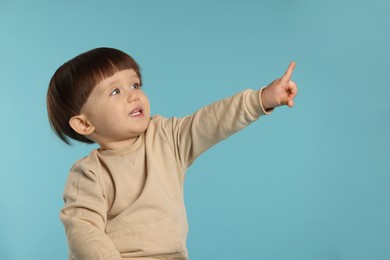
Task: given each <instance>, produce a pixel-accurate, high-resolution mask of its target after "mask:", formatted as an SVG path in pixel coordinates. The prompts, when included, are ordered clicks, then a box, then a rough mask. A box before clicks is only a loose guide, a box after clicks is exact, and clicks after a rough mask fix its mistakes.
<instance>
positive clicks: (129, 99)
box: [81, 69, 150, 149]
mask: <svg viewBox="0 0 390 260" xmlns="http://www.w3.org/2000/svg"><path fill="white" fill-rule="evenodd" d="M81 114H83V115H84V116H85V117H86V119H87V120H88V121H89V123H90V124H91V126H92V127H93V132H92V133H91V134H90V135H89V136H90V138H91V139H92V140H94V141H95V142H97V143H98V144H99V145H100V146H101V147H102V148H104V149H118V148H121V147H124V146H126V145H129V144H131V143H133V142H134V141H135V140H136V138H137V137H138V136H139V135H140V134H142V133H144V132H145V130H146V128H147V127H148V124H149V121H150V105H149V100H148V97H147V96H146V95H145V94H144V92H143V91H142V90H141V86H140V80H139V78H138V76H137V74H136V73H135V71H134V70H132V69H128V70H122V71H119V72H116V73H115V74H114V75H113V76H111V77H109V78H106V79H104V80H103V81H101V82H100V83H99V84H98V85H96V87H95V88H94V89H93V90H92V92H91V94H90V96H89V97H88V100H87V102H86V103H85V105H84V106H83V107H82V109H81Z"/></svg>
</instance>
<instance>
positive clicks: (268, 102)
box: [261, 62, 298, 111]
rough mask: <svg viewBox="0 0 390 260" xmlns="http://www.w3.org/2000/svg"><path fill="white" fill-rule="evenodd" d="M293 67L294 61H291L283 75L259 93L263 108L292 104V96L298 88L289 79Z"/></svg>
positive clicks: (293, 96) (291, 105) (268, 108)
mask: <svg viewBox="0 0 390 260" xmlns="http://www.w3.org/2000/svg"><path fill="white" fill-rule="evenodd" d="M294 68H295V62H291V63H290V65H289V66H288V68H287V70H286V72H285V73H284V75H283V76H282V77H281V78H279V79H276V80H274V81H273V82H271V83H270V84H269V85H268V86H267V87H266V88H264V89H263V91H262V93H261V101H262V104H263V107H264V109H265V110H266V111H267V110H270V109H273V108H275V107H278V106H283V105H287V106H289V107H293V106H294V98H295V96H296V95H297V92H298V88H297V85H296V84H295V82H294V81H292V80H291V77H292V73H293V71H294Z"/></svg>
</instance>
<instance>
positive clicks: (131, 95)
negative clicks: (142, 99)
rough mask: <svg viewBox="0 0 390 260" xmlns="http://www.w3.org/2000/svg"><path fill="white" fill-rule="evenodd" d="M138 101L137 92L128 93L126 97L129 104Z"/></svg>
mask: <svg viewBox="0 0 390 260" xmlns="http://www.w3.org/2000/svg"><path fill="white" fill-rule="evenodd" d="M138 100H139V96H138V94H137V91H129V95H128V96H127V101H128V102H129V103H131V102H133V101H138Z"/></svg>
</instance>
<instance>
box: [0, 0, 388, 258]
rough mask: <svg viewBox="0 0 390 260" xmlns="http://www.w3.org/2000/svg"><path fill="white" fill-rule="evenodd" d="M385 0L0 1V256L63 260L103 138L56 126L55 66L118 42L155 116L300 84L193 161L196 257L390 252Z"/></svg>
mask: <svg viewBox="0 0 390 260" xmlns="http://www.w3.org/2000/svg"><path fill="white" fill-rule="evenodd" d="M389 13H390V2H389V1H385V0H383V1H380V0H367V1H356V0H355V1H352V0H347V1H342V0H337V1H336V0H326V1H325V0H324V1H309V0H300V1H298V0H297V1H293V0H292V1H281V0H275V1H238V0H237V1H130V0H128V1H61V2H60V1H49V0H47V1H27V0H26V1H14V0H12V1H11V0H8V1H7V0H2V1H1V2H0V75H1V77H0V87H1V95H0V113H1V128H0V133H1V135H0V140H1V144H2V148H1V168H2V169H1V174H0V183H1V189H0V212H1V215H0V230H1V232H0V254H1V255H0V258H1V259H15V260H19V259H40V260H45V259H66V258H67V244H66V239H65V235H64V231H63V227H62V224H61V223H60V221H59V217H58V215H59V210H60V208H61V207H62V204H63V202H62V191H63V186H64V184H65V181H66V177H67V173H68V170H69V168H70V167H71V165H72V164H73V163H74V161H76V160H77V159H79V158H80V157H82V156H84V155H86V154H87V153H88V152H89V150H91V149H92V148H93V147H94V146H87V145H82V144H75V145H74V146H73V147H67V146H66V145H64V144H62V143H61V142H60V141H59V140H57V138H56V137H55V135H54V134H53V133H52V132H51V130H50V128H49V125H48V122H47V117H46V107H45V95H46V90H47V85H48V82H49V79H50V77H51V76H52V74H53V73H54V71H55V70H56V69H57V67H58V66H60V65H61V64H63V63H64V62H65V61H67V60H68V59H70V58H72V57H73V56H75V55H77V54H79V53H81V52H84V51H86V50H89V49H91V48H95V47H100V46H109V47H115V48H119V49H121V50H123V51H125V52H127V53H129V54H131V55H132V56H133V57H134V58H135V59H136V60H137V61H138V62H139V63H140V64H141V66H142V68H143V75H144V83H145V84H144V85H145V90H146V92H147V94H148V95H149V98H150V100H151V103H152V112H153V113H154V114H155V113H158V114H161V115H164V116H172V115H176V116H182V115H186V114H188V113H191V112H193V111H194V110H196V109H197V108H199V107H201V106H203V105H206V104H208V103H211V102H213V101H215V100H218V99H221V98H223V97H226V96H230V95H232V94H234V93H236V92H238V91H240V90H242V89H245V88H259V87H261V86H263V85H266V84H268V83H269V82H271V81H272V80H274V79H275V78H277V77H279V76H280V75H281V74H282V73H283V72H284V70H285V68H286V67H287V65H288V63H289V62H290V61H291V60H295V61H296V62H297V67H296V70H295V73H294V80H295V81H296V82H297V83H298V85H299V96H298V97H297V99H296V106H295V107H294V108H293V109H288V108H279V109H277V111H275V112H274V113H273V115H271V116H268V117H264V118H262V119H260V120H259V121H258V122H256V123H254V124H253V125H251V126H250V127H248V128H247V129H245V130H244V131H242V132H240V133H238V134H237V135H235V136H233V137H231V138H230V139H228V140H226V141H225V142H223V143H221V144H219V145H218V146H216V147H214V148H212V149H211V150H209V151H208V152H207V153H206V154H205V155H204V156H202V157H201V158H199V160H198V161H197V162H196V163H195V164H194V165H193V166H192V167H191V168H190V170H189V171H188V175H187V180H186V181H187V182H186V187H185V190H186V203H187V210H188V216H189V224H190V233H189V238H188V248H189V255H190V258H191V259H195V260H197V259H202V260H203V259H267V260H277V259H278V260H279V259H297V260H298V259H299V260H306V259H307V260H309V259H317V260H321V259H326V260H328V259H351V260H360V259H370V260H380V259H390V166H389V157H390V136H389V134H390V102H389V101H390V84H389V78H390V52H389V47H390V15H389Z"/></svg>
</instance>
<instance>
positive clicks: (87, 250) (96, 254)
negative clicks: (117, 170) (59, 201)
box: [60, 164, 122, 260]
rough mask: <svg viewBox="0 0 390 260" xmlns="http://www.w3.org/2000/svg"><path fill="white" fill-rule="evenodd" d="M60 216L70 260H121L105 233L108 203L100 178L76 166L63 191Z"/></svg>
mask: <svg viewBox="0 0 390 260" xmlns="http://www.w3.org/2000/svg"><path fill="white" fill-rule="evenodd" d="M64 200H65V207H64V208H63V209H62V211H61V213H60V218H61V221H62V222H63V224H64V226H65V230H66V234H67V238H68V243H69V259H80V260H82V259H94V260H98V259H107V260H108V259H109V260H119V259H122V258H121V256H120V254H119V252H118V251H117V250H116V248H115V246H114V244H113V242H112V240H111V239H110V238H109V237H108V236H107V235H106V234H105V232H104V229H105V223H106V221H107V217H106V215H107V202H106V200H105V198H104V191H103V189H102V185H101V184H100V180H99V178H98V177H97V176H96V175H95V174H94V173H93V172H92V171H89V170H85V169H81V168H80V167H78V164H76V165H75V166H74V167H73V169H72V171H71V173H70V175H69V179H68V182H67V185H66V187H65V192H64Z"/></svg>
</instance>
